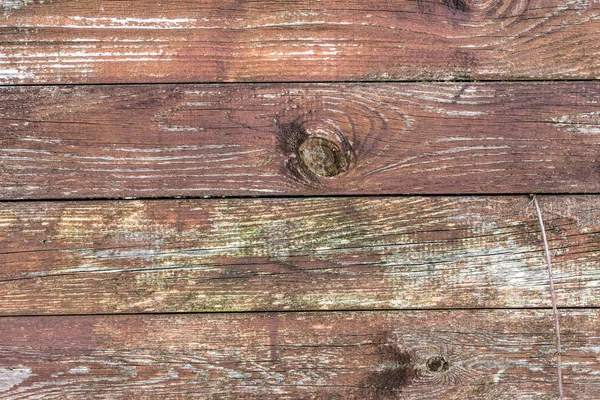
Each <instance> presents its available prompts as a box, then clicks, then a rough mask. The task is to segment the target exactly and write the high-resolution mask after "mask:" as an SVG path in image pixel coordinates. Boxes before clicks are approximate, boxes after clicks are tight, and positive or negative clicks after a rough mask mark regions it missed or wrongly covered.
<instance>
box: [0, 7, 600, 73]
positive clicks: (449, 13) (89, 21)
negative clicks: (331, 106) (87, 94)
mask: <svg viewBox="0 0 600 400" xmlns="http://www.w3.org/2000/svg"><path fill="white" fill-rule="evenodd" d="M0 7H3V8H4V9H3V10H2V8H0V13H1V12H2V11H3V12H4V13H3V14H4V15H3V18H2V21H3V26H4V28H3V31H2V33H0V43H1V45H0V55H2V59H3V60H5V61H4V63H3V64H2V68H0V82H1V83H9V84H10V83H37V84H51V83H113V82H140V83H144V82H220V81H227V82H258V81H275V82H280V81H296V82H297V81H331V80H336V81H341V80H407V79H411V80H413V79H523V78H536V79H547V78H554V79H556V78H559V79H560V78H570V79H578V78H579V79H580V78H587V79H589V78H598V77H599V76H600V75H599V72H600V61H599V59H598V57H597V56H596V54H595V52H594V50H593V49H597V47H598V45H599V43H598V40H599V39H598V35H596V32H598V31H600V19H599V18H598V16H599V15H600V3H599V2H598V1H592V0H585V1H583V0H581V1H575V0H570V1H562V0H506V1H467V0H434V1H424V0H419V1H412V0H400V1H395V2H386V1H380V0H351V1H344V2H340V1H337V0H326V1H320V2H310V3H306V2H302V1H286V2H285V3H281V2H273V1H268V0H261V1H253V2H243V1H236V0H226V1H223V0H219V1H215V0H210V1H201V2H188V3H184V4H182V3H181V2H178V1H174V0H165V1H161V2H160V3H157V2H155V1H151V0H141V1H136V2H121V1H101V0H90V1H86V2H80V3H78V4H77V5H75V6H74V5H73V4H72V2H70V1H52V2H49V1H46V2H41V1H23V0H6V1H3V2H2V6H0ZM24 44H26V45H24Z"/></svg>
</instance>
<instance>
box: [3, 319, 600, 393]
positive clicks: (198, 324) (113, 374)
mask: <svg viewBox="0 0 600 400" xmlns="http://www.w3.org/2000/svg"><path fill="white" fill-rule="evenodd" d="M561 324H562V325H561V326H562V327H564V329H563V332H562V337H563V349H564V350H563V355H562V359H563V363H564V366H563V367H564V382H565V392H566V398H568V399H572V400H574V399H589V400H591V399H597V398H598V397H599V396H600V384H599V382H598V378H597V377H598V374H600V363H599V360H600V339H599V337H598V326H599V324H600V315H599V311H598V310H561ZM0 335H1V337H2V345H1V346H0V398H3V399H5V398H6V399H29V398H44V399H54V398H69V399H89V398H108V399H113V398H128V399H131V398H202V399H240V398H244V399H300V398H301V399H323V400H325V399H328V400H329V399H356V400H358V399H360V400H370V399H374V400H384V399H445V400H464V399H478V400H501V399H504V400H512V399H539V400H542V399H544V400H546V399H556V398H558V397H557V384H556V367H555V352H556V347H555V344H554V342H555V337H554V332H553V325H552V312H551V311H550V310H478V311H477V310H471V311H418V312H415V311H413V312H408V311H403V312H377V313H372V312H338V313H291V314H290V313H270V314H260V313H259V314H189V315H146V316H140V315H137V316H87V317H35V318H31V317H29V318H1V319H0ZM36 396H37V397H36Z"/></svg>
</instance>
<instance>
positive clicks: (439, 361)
mask: <svg viewBox="0 0 600 400" xmlns="http://www.w3.org/2000/svg"><path fill="white" fill-rule="evenodd" d="M449 368H450V363H449V362H448V361H447V360H446V359H445V358H444V357H442V356H434V357H431V358H430V359H429V360H427V369H428V370H429V371H430V372H446V371H448V369H449Z"/></svg>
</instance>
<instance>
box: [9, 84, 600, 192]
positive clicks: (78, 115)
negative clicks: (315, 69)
mask: <svg viewBox="0 0 600 400" xmlns="http://www.w3.org/2000/svg"><path fill="white" fill-rule="evenodd" d="M0 97H1V98H2V102H0V144H1V145H0V198H2V199H26V198H29V199H31V198H34V199H35V198H38V199H39V198H45V199H48V198H78V197H79V198H82V197H83V198H98V197H103V198H106V197H108V198H114V197H172V196H209V195H219V196H222V195H240V196H246V195H283V194H286V195H290V194H291V195H296V194H303V195H305V194H384V193H385V194H399V193H402V194H415V193H416V194H454V193H458V194H464V193H479V194H481V193H508V194H510V193H531V192H551V193H557V192H559V193H564V192H571V193H574V192H587V193H589V192H600V158H599V156H598V155H599V154H600V113H599V111H598V110H599V102H598V101H599V100H598V99H599V98H600V83H598V82H579V83H564V82H563V83H558V82H556V83H554V82H548V83H482V84H473V83H448V84H444V83H438V84H432V83H429V84H325V85H319V84H308V85H297V84H294V85H269V84H267V85H208V86H205V85H150V86H85V87H42V88H40V87H4V88H0ZM315 138H318V139H315Z"/></svg>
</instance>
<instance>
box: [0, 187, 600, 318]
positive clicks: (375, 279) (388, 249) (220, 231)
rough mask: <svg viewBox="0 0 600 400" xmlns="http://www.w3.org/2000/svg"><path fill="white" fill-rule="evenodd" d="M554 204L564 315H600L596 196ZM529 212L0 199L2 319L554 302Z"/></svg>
mask: <svg viewBox="0 0 600 400" xmlns="http://www.w3.org/2000/svg"><path fill="white" fill-rule="evenodd" d="M550 200H551V201H552V204H556V203H560V202H561V201H566V202H569V204H571V203H572V205H571V206H569V207H566V206H565V207H563V206H562V205H559V206H553V208H552V210H554V208H558V210H559V211H557V212H558V213H559V214H556V215H555V214H550V212H549V214H548V215H547V218H546V223H547V230H548V231H549V232H548V233H549V240H550V247H551V249H552V252H553V255H554V256H556V258H555V259H554V264H555V265H554V268H555V284H556V291H557V295H558V305H559V306H571V307H576V306H577V307H591V306H595V307H597V306H600V296H599V292H598V286H599V282H600V275H599V273H598V271H599V270H600V263H599V260H600V240H599V239H600V224H599V223H598V221H599V220H600V218H599V211H598V210H599V209H600V200H599V199H598V197H585V196H584V197H569V198H568V199H565V200H563V198H560V197H559V198H557V199H554V198H550ZM550 200H547V198H546V197H542V198H541V199H540V201H541V204H542V207H545V204H546V202H547V201H550ZM529 201H530V200H529V198H528V197H525V196H520V197H492V198H481V197H473V198H465V197H456V198H454V197H453V198H441V197H435V198H426V197H424V198H371V199H366V198H361V199H358V198H352V199H349V198H339V199H304V200H300V199H261V200H248V199H246V200H231V199H229V200H179V201H118V202H117V201H114V202H77V203H70V202H66V203H59V202H52V203H20V204H3V205H2V206H1V207H0V228H1V231H0V248H2V249H3V252H2V253H1V254H0V264H1V265H2V268H1V269H0V304H2V307H1V310H0V312H1V313H2V314H4V315H38V314H50V315H51V314H82V313H114V312H185V311H250V310H290V309H291V310H314V309H330V310H337V309H377V308H411V309H419V308H446V307H457V308H478V307H493V308H497V307H498V308H503V307H548V306H549V305H550V297H549V289H548V275H547V272H546V266H545V263H544V254H543V250H542V246H541V243H540V240H541V238H540V231H539V224H538V221H537V219H536V215H535V211H534V209H533V208H532V207H533V206H531V205H530V204H529ZM552 213H555V211H552Z"/></svg>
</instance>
